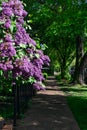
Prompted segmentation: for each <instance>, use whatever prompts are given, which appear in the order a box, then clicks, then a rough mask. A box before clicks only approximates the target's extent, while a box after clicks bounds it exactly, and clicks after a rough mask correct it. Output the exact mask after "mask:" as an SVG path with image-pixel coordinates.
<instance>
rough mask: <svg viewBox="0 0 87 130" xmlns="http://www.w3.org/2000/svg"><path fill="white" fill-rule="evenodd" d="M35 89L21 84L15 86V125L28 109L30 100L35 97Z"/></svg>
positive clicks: (29, 85)
mask: <svg viewBox="0 0 87 130" xmlns="http://www.w3.org/2000/svg"><path fill="white" fill-rule="evenodd" d="M34 91H35V90H34V89H33V87H32V85H31V84H21V85H20V86H17V85H14V86H13V95H14V116H13V124H14V126H15V125H16V120H17V118H19V117H20V114H21V113H22V112H24V110H25V109H26V108H27V107H28V102H29V100H31V99H32V96H33V95H34Z"/></svg>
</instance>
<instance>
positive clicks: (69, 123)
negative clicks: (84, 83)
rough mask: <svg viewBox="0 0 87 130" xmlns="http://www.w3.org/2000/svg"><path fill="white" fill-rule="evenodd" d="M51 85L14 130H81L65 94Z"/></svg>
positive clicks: (40, 94)
mask: <svg viewBox="0 0 87 130" xmlns="http://www.w3.org/2000/svg"><path fill="white" fill-rule="evenodd" d="M51 85H52V84H50V86H48V87H47V90H45V91H40V92H38V94H37V95H36V97H34V99H33V105H32V107H31V108H30V109H29V110H28V111H27V112H26V114H25V118H24V119H22V120H20V121H19V122H18V126H17V127H15V129H14V130H80V129H79V128H78V125H77V123H76V121H75V119H74V118H73V115H72V113H71V111H70V109H69V108H68V105H67V101H66V99H65V96H64V94H63V92H62V91H59V90H58V87H57V86H55V87H54V88H53V87H51ZM54 85H55V84H54Z"/></svg>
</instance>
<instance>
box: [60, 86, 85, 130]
mask: <svg viewBox="0 0 87 130" xmlns="http://www.w3.org/2000/svg"><path fill="white" fill-rule="evenodd" d="M60 86H61V89H62V90H63V91H64V92H65V94H66V95H67V96H66V97H67V101H68V104H69V107H70V109H71V111H72V113H73V115H74V117H75V119H76V120H77V122H78V125H79V127H80V129H81V130H87V86H85V87H84V86H80V85H75V86H70V85H67V84H63V83H62V85H60Z"/></svg>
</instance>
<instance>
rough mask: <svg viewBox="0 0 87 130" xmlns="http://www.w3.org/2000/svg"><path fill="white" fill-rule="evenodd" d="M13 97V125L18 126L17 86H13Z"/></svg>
mask: <svg viewBox="0 0 87 130" xmlns="http://www.w3.org/2000/svg"><path fill="white" fill-rule="evenodd" d="M13 96H14V113H13V125H14V126H16V119H17V85H13Z"/></svg>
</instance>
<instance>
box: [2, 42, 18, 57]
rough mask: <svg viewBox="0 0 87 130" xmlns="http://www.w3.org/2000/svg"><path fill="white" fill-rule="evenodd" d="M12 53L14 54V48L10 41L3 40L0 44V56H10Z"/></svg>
mask: <svg viewBox="0 0 87 130" xmlns="http://www.w3.org/2000/svg"><path fill="white" fill-rule="evenodd" d="M14 55H16V50H15V48H14V47H13V45H12V43H11V42H5V43H2V44H0V56H3V57H5V56H8V57H12V56H14Z"/></svg>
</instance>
